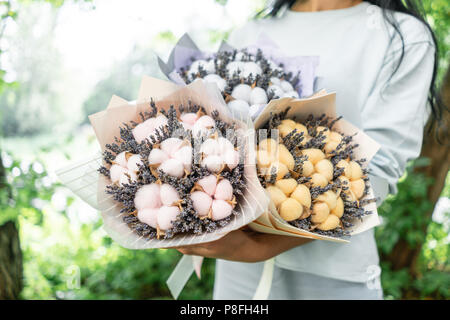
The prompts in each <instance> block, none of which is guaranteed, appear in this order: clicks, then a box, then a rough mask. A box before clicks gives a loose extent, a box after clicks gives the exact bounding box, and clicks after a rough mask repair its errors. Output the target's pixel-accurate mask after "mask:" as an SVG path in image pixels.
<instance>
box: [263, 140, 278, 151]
mask: <svg viewBox="0 0 450 320" xmlns="http://www.w3.org/2000/svg"><path fill="white" fill-rule="evenodd" d="M258 149H259V150H266V151H267V152H268V153H275V152H276V150H277V149H278V142H277V141H275V140H274V139H270V138H269V139H264V140H262V141H261V142H260V143H259V145H258Z"/></svg>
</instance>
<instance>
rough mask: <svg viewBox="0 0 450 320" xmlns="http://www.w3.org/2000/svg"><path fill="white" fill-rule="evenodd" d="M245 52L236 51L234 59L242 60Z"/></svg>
mask: <svg viewBox="0 0 450 320" xmlns="http://www.w3.org/2000/svg"><path fill="white" fill-rule="evenodd" d="M244 56H245V54H244V53H243V52H241V51H239V52H237V53H236V56H235V57H234V60H235V61H242V59H243V58H244Z"/></svg>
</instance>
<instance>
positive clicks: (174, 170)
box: [158, 159, 184, 178]
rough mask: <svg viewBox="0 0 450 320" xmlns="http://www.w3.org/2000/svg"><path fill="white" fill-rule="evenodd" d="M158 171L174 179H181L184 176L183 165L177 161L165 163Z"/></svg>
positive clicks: (172, 160) (170, 160)
mask: <svg viewBox="0 0 450 320" xmlns="http://www.w3.org/2000/svg"><path fill="white" fill-rule="evenodd" d="M158 169H159V170H162V171H163V172H165V173H167V174H168V175H169V176H172V177H177V178H181V177H182V176H183V175H184V166H183V163H182V162H181V161H180V160H177V159H168V160H166V161H164V162H163V163H161V165H160V166H159V167H158Z"/></svg>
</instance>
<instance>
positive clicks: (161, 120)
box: [153, 114, 169, 130]
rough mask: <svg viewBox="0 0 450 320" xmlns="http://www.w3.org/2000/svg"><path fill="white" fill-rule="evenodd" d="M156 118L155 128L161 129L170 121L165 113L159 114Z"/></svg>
mask: <svg viewBox="0 0 450 320" xmlns="http://www.w3.org/2000/svg"><path fill="white" fill-rule="evenodd" d="M154 119H155V120H154V122H153V130H156V129H160V128H161V127H163V126H166V125H167V123H168V122H169V120H168V119H167V117H166V116H165V115H163V114H160V115H159V116H157V117H156V118H154Z"/></svg>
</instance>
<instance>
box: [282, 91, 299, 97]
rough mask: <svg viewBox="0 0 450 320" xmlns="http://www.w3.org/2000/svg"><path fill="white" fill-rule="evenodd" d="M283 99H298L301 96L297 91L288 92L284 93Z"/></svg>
mask: <svg viewBox="0 0 450 320" xmlns="http://www.w3.org/2000/svg"><path fill="white" fill-rule="evenodd" d="M283 97H289V98H298V97H299V96H298V92H297V91H288V92H285V93H284V95H283Z"/></svg>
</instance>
